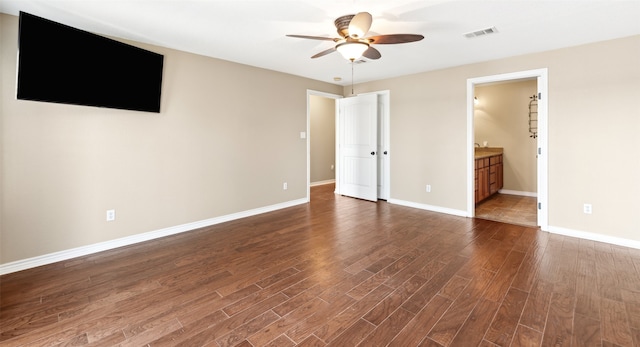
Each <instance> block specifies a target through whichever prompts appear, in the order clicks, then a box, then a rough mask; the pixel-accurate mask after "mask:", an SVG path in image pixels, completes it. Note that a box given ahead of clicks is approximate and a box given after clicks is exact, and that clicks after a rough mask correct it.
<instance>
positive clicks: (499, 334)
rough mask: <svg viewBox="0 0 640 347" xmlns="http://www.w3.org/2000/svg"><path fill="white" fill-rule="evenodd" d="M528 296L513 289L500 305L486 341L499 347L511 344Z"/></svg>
mask: <svg viewBox="0 0 640 347" xmlns="http://www.w3.org/2000/svg"><path fill="white" fill-rule="evenodd" d="M528 296H529V295H528V293H525V292H523V291H521V290H519V289H515V288H511V289H510V290H509V292H508V293H507V295H506V296H505V298H504V301H503V302H502V304H501V305H500V308H499V309H498V313H497V314H496V316H495V318H494V320H493V322H491V325H490V326H489V329H488V330H487V333H486V335H485V337H484V339H485V340H487V341H489V342H492V343H494V344H496V345H499V346H508V345H509V344H511V340H512V338H513V335H514V333H515V330H516V328H517V327H518V320H519V319H520V315H521V314H522V309H523V308H524V305H525V303H526V301H527V297H528Z"/></svg>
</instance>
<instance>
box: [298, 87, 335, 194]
mask: <svg viewBox="0 0 640 347" xmlns="http://www.w3.org/2000/svg"><path fill="white" fill-rule="evenodd" d="M312 95H315V96H321V97H324V98H329V99H334V100H337V99H342V98H344V96H342V95H338V94H331V93H325V92H321V91H317V90H312V89H307V129H306V140H307V141H306V142H307V197H306V200H307V202H309V201H311V141H310V137H311V134H310V131H311V96H312ZM336 107H338V105H337V103H336ZM334 113H335V115H334V117H333V118H334V122H335V120H336V118H337V109H336V111H334ZM337 141H338V139H336V145H337ZM336 161H337V159H336ZM336 165H337V163H336ZM335 168H336V170H335V171H334V172H338V170H337V166H335ZM337 186H338V175H337V174H336V187H337Z"/></svg>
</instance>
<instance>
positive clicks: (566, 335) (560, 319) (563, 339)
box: [542, 293, 575, 346]
mask: <svg viewBox="0 0 640 347" xmlns="http://www.w3.org/2000/svg"><path fill="white" fill-rule="evenodd" d="M574 307H575V298H574V297H572V296H567V295H565V294H563V293H553V295H552V297H551V303H550V305H549V313H548V316H547V323H546V325H545V329H544V335H543V337H542V346H569V345H571V339H572V336H573V335H572V334H573V329H574V325H573V321H574Z"/></svg>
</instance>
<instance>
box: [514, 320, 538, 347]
mask: <svg viewBox="0 0 640 347" xmlns="http://www.w3.org/2000/svg"><path fill="white" fill-rule="evenodd" d="M541 343H542V333H541V332H539V331H536V330H533V329H531V328H529V327H526V326H524V325H518V328H517V329H516V333H515V335H514V336H513V340H512V341H511V346H512V347H538V346H540V344H541Z"/></svg>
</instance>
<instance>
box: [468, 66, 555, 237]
mask: <svg viewBox="0 0 640 347" xmlns="http://www.w3.org/2000/svg"><path fill="white" fill-rule="evenodd" d="M526 78H536V79H537V85H538V93H539V95H542V98H540V99H539V100H538V138H537V141H538V142H537V148H538V161H537V165H536V166H537V180H538V182H537V187H538V192H537V193H538V223H537V224H538V226H539V227H540V229H542V230H543V231H548V230H549V178H548V175H549V156H548V153H549V128H548V127H549V110H548V102H549V92H548V90H549V87H548V69H547V68H542V69H535V70H525V71H518V72H513V73H505V74H499V75H491V76H484V77H476V78H469V79H467V216H469V217H474V216H475V194H474V189H475V177H474V151H475V149H474V143H475V139H474V119H473V116H474V102H473V100H474V97H475V95H474V90H475V86H476V85H478V84H485V83H492V82H508V81H512V80H520V79H526Z"/></svg>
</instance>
